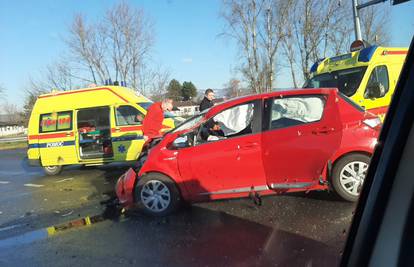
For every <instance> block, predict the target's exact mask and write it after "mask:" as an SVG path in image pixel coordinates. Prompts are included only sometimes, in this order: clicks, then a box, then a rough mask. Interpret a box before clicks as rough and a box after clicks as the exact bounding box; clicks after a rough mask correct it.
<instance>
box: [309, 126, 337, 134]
mask: <svg viewBox="0 0 414 267" xmlns="http://www.w3.org/2000/svg"><path fill="white" fill-rule="evenodd" d="M333 131H335V129H334V128H332V127H321V128H316V129H314V130H312V134H314V135H323V134H329V133H331V132H333Z"/></svg>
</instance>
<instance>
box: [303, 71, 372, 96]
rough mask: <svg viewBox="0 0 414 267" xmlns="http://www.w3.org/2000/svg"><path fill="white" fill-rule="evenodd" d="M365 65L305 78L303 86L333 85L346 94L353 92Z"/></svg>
mask: <svg viewBox="0 0 414 267" xmlns="http://www.w3.org/2000/svg"><path fill="white" fill-rule="evenodd" d="M366 70H367V67H357V68H350V69H344V70H338V71H332V72H327V73H322V74H319V75H315V76H314V77H312V78H311V79H309V80H307V81H306V83H305V84H304V86H303V87H304V88H325V87H334V88H338V90H339V91H340V92H341V93H343V94H344V95H346V96H352V95H353V94H355V92H356V90H357V89H358V87H359V85H360V84H361V81H362V78H363V77H364V74H365V71H366Z"/></svg>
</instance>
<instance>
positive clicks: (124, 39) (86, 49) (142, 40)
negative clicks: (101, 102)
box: [66, 2, 154, 90]
mask: <svg viewBox="0 0 414 267" xmlns="http://www.w3.org/2000/svg"><path fill="white" fill-rule="evenodd" d="M153 32H154V31H153V23H152V21H151V20H150V19H149V18H148V17H147V16H146V15H145V13H144V11H143V10H142V9H137V8H133V7H131V6H130V5H128V4H127V3H126V2H121V3H119V4H117V5H116V6H114V8H111V9H109V10H108V11H107V12H106V14H105V16H104V18H103V20H101V21H99V22H98V23H97V24H88V23H86V19H85V17H84V16H82V15H77V16H75V18H74V21H73V23H72V26H71V28H70V35H69V37H68V38H67V40H66V43H67V45H68V47H69V49H70V51H71V54H72V58H73V59H74V61H78V62H79V64H78V65H80V66H79V67H80V72H81V73H82V74H83V75H85V74H86V73H89V75H87V76H83V77H84V79H85V80H91V81H93V82H95V83H101V84H103V83H105V81H106V80H109V79H111V80H112V81H115V80H118V81H119V80H121V81H125V82H128V84H130V86H131V87H132V88H134V89H136V90H140V89H141V88H140V72H141V68H145V64H146V60H147V58H148V56H149V53H150V51H151V49H152V47H153V44H154V34H153Z"/></svg>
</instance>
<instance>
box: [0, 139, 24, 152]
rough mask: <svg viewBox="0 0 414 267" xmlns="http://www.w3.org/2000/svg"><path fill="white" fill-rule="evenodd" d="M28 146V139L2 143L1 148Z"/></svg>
mask: <svg viewBox="0 0 414 267" xmlns="http://www.w3.org/2000/svg"><path fill="white" fill-rule="evenodd" d="M17 148H27V141H15V142H5V143H0V150H6V149H17Z"/></svg>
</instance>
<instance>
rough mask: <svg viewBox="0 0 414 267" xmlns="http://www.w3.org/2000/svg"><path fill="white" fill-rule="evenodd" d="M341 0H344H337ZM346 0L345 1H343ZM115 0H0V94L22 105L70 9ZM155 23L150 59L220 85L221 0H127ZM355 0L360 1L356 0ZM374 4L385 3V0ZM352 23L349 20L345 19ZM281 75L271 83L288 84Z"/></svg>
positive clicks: (96, 7)
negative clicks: (3, 91) (29, 84)
mask: <svg viewBox="0 0 414 267" xmlns="http://www.w3.org/2000/svg"><path fill="white" fill-rule="evenodd" d="M342 1H345V0H342ZM348 1H351V0H348ZM117 2H118V1H117V0H59V1H55V0H38V1H33V0H26V1H22V0H14V1H6V0H0V14H1V15H0V41H1V42H0V43H1V45H0V84H1V85H2V86H3V87H4V88H5V89H6V92H5V93H6V99H7V101H8V102H9V103H14V104H16V105H17V106H18V107H22V106H23V102H24V92H23V90H24V88H25V86H26V85H27V84H28V82H29V79H30V77H35V78H36V77H39V75H40V72H41V70H42V69H44V67H45V66H46V65H48V64H51V63H52V62H53V61H54V60H56V59H57V58H58V57H59V55H61V54H62V53H65V51H66V47H65V44H64V42H63V38H64V37H65V32H67V29H68V27H69V25H70V24H71V21H72V19H73V17H74V15H75V14H78V13H82V14H84V15H86V16H87V17H88V18H90V19H91V20H97V19H99V18H100V17H101V16H102V15H103V14H104V13H105V10H107V9H108V8H111V7H113V6H114V4H116V3H117ZM128 2H129V3H130V4H131V5H133V6H136V7H141V8H143V9H144V11H145V13H146V14H147V15H148V16H149V17H151V18H152V20H153V21H154V22H155V36H156V39H155V46H154V49H153V53H152V58H153V62H154V63H155V64H157V65H158V64H159V65H162V66H164V67H165V68H167V69H168V70H170V72H171V77H172V78H176V79H178V80H179V81H181V82H182V81H192V82H193V83H194V84H195V85H196V86H197V87H198V88H222V87H223V85H224V84H225V83H226V82H227V81H228V80H229V79H230V78H232V77H234V76H235V75H236V74H235V73H234V71H233V69H234V67H235V66H236V65H237V64H238V57H237V55H238V51H237V47H236V45H235V44H234V43H233V42H232V41H231V40H228V39H226V38H224V37H220V36H219V34H220V33H222V32H223V27H224V23H223V21H222V20H221V19H220V18H219V12H220V8H221V0H202V1H201V0H191V1H190V0H139V1H138V0H135V1H133V0H130V1H128ZM360 2H364V1H361V0H360ZM380 5H390V4H389V3H385V4H380ZM350 23H352V22H350ZM384 27H387V29H389V30H390V31H391V37H392V38H391V39H392V42H391V46H409V44H410V41H411V38H412V37H413V35H414V0H413V1H410V2H408V3H404V4H401V5H398V6H393V7H392V8H391V20H390V25H384ZM280 76H282V78H281V79H280V80H279V81H278V84H277V85H276V87H290V86H291V83H290V79H289V78H286V79H284V78H283V76H288V75H284V73H281V75H280Z"/></svg>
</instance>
